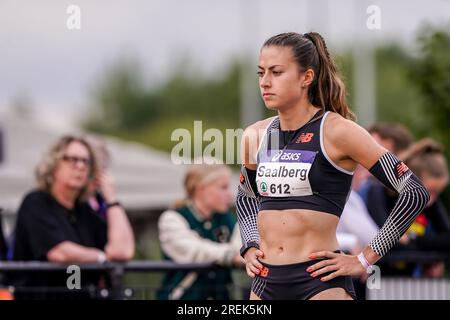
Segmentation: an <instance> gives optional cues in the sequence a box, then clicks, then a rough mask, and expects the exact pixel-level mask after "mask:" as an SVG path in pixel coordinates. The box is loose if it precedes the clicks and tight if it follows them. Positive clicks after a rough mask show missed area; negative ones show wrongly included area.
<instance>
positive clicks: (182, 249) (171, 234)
mask: <svg viewBox="0 0 450 320" xmlns="http://www.w3.org/2000/svg"><path fill="white" fill-rule="evenodd" d="M230 177H231V171H230V169H229V168H228V167H227V166H226V165H223V164H194V165H191V166H190V167H189V169H188V170H187V173H186V176H185V178H184V188H185V191H186V199H185V200H183V201H181V202H180V203H178V204H177V205H176V206H175V208H174V209H170V210H167V211H165V212H164V213H162V214H161V216H160V218H159V222H158V229H159V240H160V243H161V248H162V252H163V255H164V258H165V259H167V260H171V261H175V262H178V263H215V264H217V265H219V266H222V267H224V268H221V269H218V270H214V271H207V272H201V271H196V270H192V271H173V272H172V271H170V272H167V273H166V275H165V277H164V279H163V283H162V287H161V289H160V291H159V294H158V298H159V299H195V300H197V299H200V300H204V299H228V298H229V286H230V285H231V284H232V278H231V269H230V268H228V267H231V266H238V265H241V266H243V262H244V261H243V259H242V258H241V257H240V255H239V247H240V243H241V239H240V233H239V228H237V224H236V218H235V216H234V214H233V213H232V212H231V211H230V205H231V204H232V196H231V194H230Z"/></svg>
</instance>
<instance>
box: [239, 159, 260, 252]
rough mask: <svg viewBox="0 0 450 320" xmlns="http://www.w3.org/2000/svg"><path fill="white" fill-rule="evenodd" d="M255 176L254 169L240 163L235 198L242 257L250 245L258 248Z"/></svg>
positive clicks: (257, 200) (257, 203) (257, 206)
mask: <svg viewBox="0 0 450 320" xmlns="http://www.w3.org/2000/svg"><path fill="white" fill-rule="evenodd" d="M255 177H256V171H255V170H250V169H247V168H246V167H245V166H244V165H242V168H241V175H240V178H239V180H240V181H239V182H240V183H239V187H238V194H237V198H236V212H237V217H238V223H239V228H240V231H241V238H242V247H241V250H240V253H241V256H242V257H243V256H244V255H245V252H247V250H248V249H250V248H251V247H255V248H258V249H259V233H258V224H257V217H258V211H259V196H258V191H257V189H256V182H255Z"/></svg>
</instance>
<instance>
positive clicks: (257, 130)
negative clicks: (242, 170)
mask: <svg viewBox="0 0 450 320" xmlns="http://www.w3.org/2000/svg"><path fill="white" fill-rule="evenodd" d="M274 118H275V117H270V118H267V119H264V120H260V121H257V122H255V123H253V124H251V125H249V126H248V127H247V128H245V130H244V133H243V135H242V141H241V157H242V163H244V164H246V165H249V168H250V169H253V167H252V165H254V164H255V163H256V153H257V152H258V146H259V143H260V141H262V138H263V135H264V133H265V129H266V128H267V127H268V126H269V124H270V123H271V122H272V121H273V120H274Z"/></svg>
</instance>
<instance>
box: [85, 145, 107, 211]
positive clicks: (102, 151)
mask: <svg viewBox="0 0 450 320" xmlns="http://www.w3.org/2000/svg"><path fill="white" fill-rule="evenodd" d="M86 140H87V141H88V143H89V144H90V146H91V147H92V150H93V152H94V155H95V159H96V160H97V167H98V170H99V172H101V173H106V172H107V170H108V168H109V163H110V159H111V158H110V155H109V152H108V149H107V148H106V144H105V142H104V141H103V140H101V139H100V138H97V137H92V136H89V137H87V138H86ZM88 203H89V205H90V206H91V208H92V209H93V210H94V211H95V212H96V213H97V214H98V215H99V216H100V217H101V218H102V219H104V220H105V219H106V211H107V204H106V200H105V197H104V196H103V194H102V190H101V184H100V180H99V179H98V176H97V177H94V178H93V179H92V180H91V182H90V183H89V187H88Z"/></svg>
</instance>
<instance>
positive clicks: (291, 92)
mask: <svg viewBox="0 0 450 320" xmlns="http://www.w3.org/2000/svg"><path fill="white" fill-rule="evenodd" d="M258 68H259V70H258V75H259V85H260V90H261V94H262V97H263V99H264V102H265V105H266V107H267V108H269V109H271V110H275V111H277V116H275V117H272V118H268V119H265V120H262V121H259V122H256V123H255V124H252V125H250V126H249V127H248V128H247V129H246V130H245V131H244V134H243V139H242V148H241V155H242V162H243V166H242V171H241V178H240V185H239V190H238V196H237V199H236V207H237V213H238V221H239V225H240V228H241V234H242V238H243V246H242V249H241V255H242V256H243V257H244V259H245V260H246V269H247V274H248V275H249V276H250V277H252V278H254V280H253V284H252V292H251V295H250V298H251V299H356V296H355V293H354V288H353V285H352V282H351V276H358V275H361V274H362V273H364V272H366V270H367V268H369V267H370V266H371V265H372V264H374V263H376V262H377V261H378V260H379V259H380V258H381V257H382V256H383V255H384V254H386V252H388V251H389V249H390V248H391V247H392V246H393V245H394V244H395V243H396V242H397V241H398V240H399V238H400V237H401V236H402V234H403V233H404V232H405V231H406V230H407V229H408V227H409V225H410V224H411V223H412V222H413V221H414V218H415V217H416V215H417V214H418V213H419V212H420V211H421V210H422V208H423V207H424V206H425V205H426V204H427V202H428V199H429V194H428V192H427V191H426V190H425V188H424V187H423V185H422V183H421V182H420V180H419V179H418V178H417V177H416V176H415V175H414V174H413V173H412V172H411V170H409V169H408V167H407V166H406V165H405V164H404V163H403V162H401V161H400V160H399V159H398V158H397V157H396V156H395V155H393V154H392V153H390V152H389V151H388V150H386V149H384V148H383V147H381V146H380V145H379V144H377V143H376V142H375V141H374V139H373V138H372V137H371V136H370V135H369V134H368V132H367V131H366V130H365V129H363V128H362V127H360V126H359V125H357V124H356V123H355V122H354V121H353V120H354V116H353V114H352V113H351V111H350V109H349V107H348V105H347V102H346V90H345V86H344V83H343V81H342V80H341V78H340V76H339V73H338V71H337V68H336V65H335V62H334V60H333V58H332V57H331V56H330V54H329V53H328V50H327V47H326V45H325V41H324V39H323V38H322V37H321V36H320V34H318V33H316V32H311V33H307V34H304V35H301V34H298V33H293V32H290V33H282V34H279V35H276V36H273V37H271V38H270V39H268V40H267V41H266V42H265V43H264V45H263V47H262V49H261V51H260V57H259V65H258ZM358 163H359V164H361V165H362V166H363V167H365V168H367V169H369V170H370V172H371V173H372V174H373V175H374V176H375V177H376V178H377V179H379V180H380V181H381V182H382V183H384V184H385V185H386V186H387V187H389V188H391V189H392V190H395V191H396V192H397V193H398V200H397V203H396V205H395V207H394V208H393V210H392V211H391V212H390V215H389V217H388V219H387V220H386V222H385V224H384V226H383V227H382V228H381V230H380V231H379V233H378V234H377V235H376V236H375V238H374V239H373V240H372V241H371V242H370V243H369V244H368V245H367V246H365V248H364V249H363V250H362V252H361V253H360V254H358V255H346V254H343V253H341V252H340V251H339V250H338V242H337V240H336V227H337V224H338V221H339V217H340V215H341V213H342V210H343V208H344V205H345V203H346V201H347V198H348V195H349V192H350V187H351V183H352V174H353V171H354V170H355V168H356V166H357V164H358Z"/></svg>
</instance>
